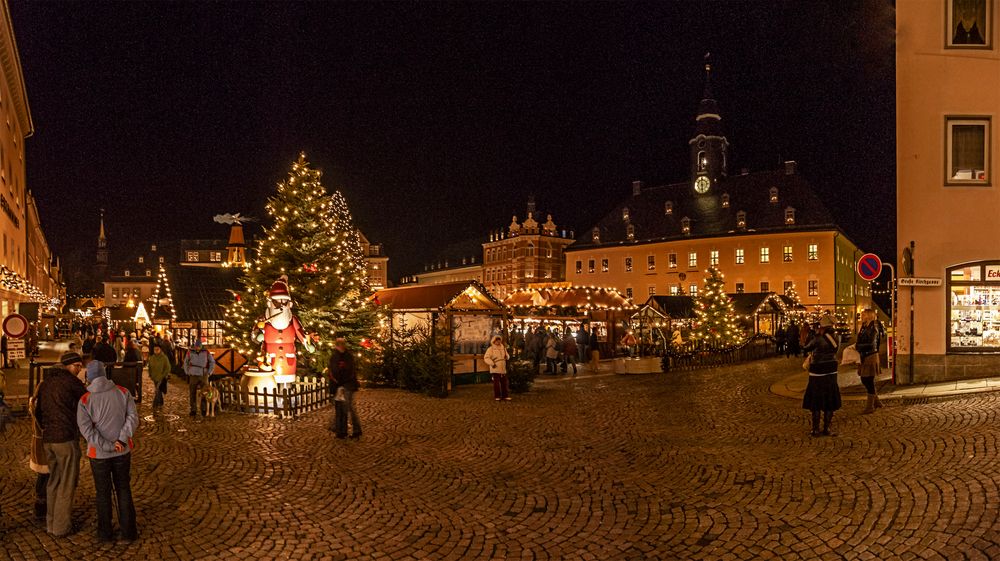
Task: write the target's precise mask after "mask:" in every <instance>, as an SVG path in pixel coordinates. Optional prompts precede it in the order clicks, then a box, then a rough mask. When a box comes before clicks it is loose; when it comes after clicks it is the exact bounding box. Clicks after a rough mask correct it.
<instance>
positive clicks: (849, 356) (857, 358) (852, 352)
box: [840, 345, 861, 365]
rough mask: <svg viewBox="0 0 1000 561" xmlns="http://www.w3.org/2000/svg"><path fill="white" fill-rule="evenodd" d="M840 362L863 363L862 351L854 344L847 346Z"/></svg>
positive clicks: (843, 363)
mask: <svg viewBox="0 0 1000 561" xmlns="http://www.w3.org/2000/svg"><path fill="white" fill-rule="evenodd" d="M840 364H841V365H846V364H861V353H859V352H858V350H857V349H856V348H855V347H854V345H849V346H847V347H846V348H845V349H844V354H843V358H841V359H840Z"/></svg>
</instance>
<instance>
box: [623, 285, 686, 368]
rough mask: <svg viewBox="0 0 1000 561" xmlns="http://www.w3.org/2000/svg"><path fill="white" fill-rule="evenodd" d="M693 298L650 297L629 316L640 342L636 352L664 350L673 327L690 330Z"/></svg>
mask: <svg viewBox="0 0 1000 561" xmlns="http://www.w3.org/2000/svg"><path fill="white" fill-rule="evenodd" d="M694 308H695V301H694V298H692V297H691V296H657V295H653V296H650V297H649V298H648V299H647V300H646V302H645V303H644V304H643V305H642V306H640V307H639V311H638V312H636V313H635V314H634V315H633V316H632V326H633V327H634V329H635V330H636V333H637V337H638V339H639V342H640V344H641V347H640V353H643V354H646V353H652V354H660V353H662V352H663V351H665V350H666V343H667V342H668V341H670V340H671V338H672V336H673V332H674V330H675V329H690V328H691V322H692V321H693V320H694V317H695V313H694Z"/></svg>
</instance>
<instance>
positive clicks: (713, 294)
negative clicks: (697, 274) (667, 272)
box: [692, 267, 742, 347]
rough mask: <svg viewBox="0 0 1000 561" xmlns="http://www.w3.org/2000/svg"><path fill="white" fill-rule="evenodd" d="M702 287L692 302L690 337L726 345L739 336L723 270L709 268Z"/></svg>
mask: <svg viewBox="0 0 1000 561" xmlns="http://www.w3.org/2000/svg"><path fill="white" fill-rule="evenodd" d="M707 273H708V275H707V276H706V277H705V287H704V289H703V290H702V292H701V293H700V294H699V295H698V299H697V301H696V302H695V310H694V311H695V324H694V331H693V332H692V336H693V337H694V338H695V339H696V340H698V341H702V342H704V343H705V344H706V345H708V346H710V347H728V346H731V345H735V344H736V343H739V342H740V340H741V339H742V335H741V332H740V328H739V326H738V325H737V324H736V313H735V312H734V311H733V302H732V300H730V299H729V296H728V295H727V294H726V281H725V278H724V277H723V276H722V272H721V271H719V269H717V268H715V267H709V269H708V271H707Z"/></svg>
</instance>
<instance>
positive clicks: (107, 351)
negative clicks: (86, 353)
mask: <svg viewBox="0 0 1000 561" xmlns="http://www.w3.org/2000/svg"><path fill="white" fill-rule="evenodd" d="M93 350H94V352H93V355H94V359H95V360H99V361H101V362H103V363H104V367H105V368H109V367H111V366H114V365H115V363H116V362H118V353H117V352H115V349H114V347H112V346H111V345H109V344H107V342H105V341H104V337H98V339H97V344H95V345H94V349H93Z"/></svg>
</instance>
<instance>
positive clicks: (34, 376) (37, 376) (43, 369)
mask: <svg viewBox="0 0 1000 561" xmlns="http://www.w3.org/2000/svg"><path fill="white" fill-rule="evenodd" d="M56 364H58V363H56V362H32V363H31V364H30V365H29V367H28V395H29V396H31V395H35V388H37V387H38V384H40V383H41V382H42V379H44V378H45V375H46V374H47V373H48V372H49V370H51V369H52V367H53V366H55V365H56ZM142 367H143V366H142V363H141V362H139V363H135V362H126V363H119V364H116V365H114V366H111V367H110V368H107V369H106V375H107V377H108V378H110V379H111V381H113V382H114V383H115V384H117V385H119V386H122V387H123V388H125V389H127V390H128V391H129V393H131V394H132V397H133V398H135V402H136V403H141V402H142Z"/></svg>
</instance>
